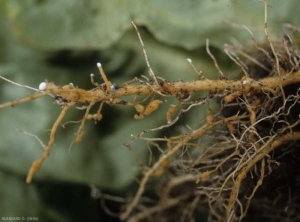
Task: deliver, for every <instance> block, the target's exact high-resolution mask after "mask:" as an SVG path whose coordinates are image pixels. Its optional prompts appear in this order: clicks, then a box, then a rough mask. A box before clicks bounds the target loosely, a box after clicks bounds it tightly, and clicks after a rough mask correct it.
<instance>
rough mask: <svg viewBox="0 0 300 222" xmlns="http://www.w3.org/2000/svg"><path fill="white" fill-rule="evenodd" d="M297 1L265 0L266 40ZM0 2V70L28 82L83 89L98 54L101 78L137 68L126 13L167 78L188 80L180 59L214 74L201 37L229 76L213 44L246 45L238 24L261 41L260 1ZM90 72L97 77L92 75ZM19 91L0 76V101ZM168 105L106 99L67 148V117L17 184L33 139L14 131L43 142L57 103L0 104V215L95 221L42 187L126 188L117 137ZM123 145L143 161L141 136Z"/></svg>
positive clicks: (130, 165) (130, 157)
mask: <svg viewBox="0 0 300 222" xmlns="http://www.w3.org/2000/svg"><path fill="white" fill-rule="evenodd" d="M298 5H299V3H298V1H280V0H270V1H269V8H268V10H269V23H268V27H269V32H270V33H271V37H272V39H279V38H280V36H281V35H282V33H283V32H284V30H283V28H282V27H283V26H282V24H283V23H285V22H288V23H291V24H294V25H296V26H297V25H299V20H300V15H299V13H298V11H297V9H298V8H297V6H298ZM0 10H1V11H0V26H1V29H0V47H1V50H0V75H2V76H4V77H6V78H9V79H11V80H13V81H15V82H18V83H20V84H24V85H29V86H32V87H37V86H38V84H39V83H40V82H42V81H44V80H45V79H48V80H49V81H54V82H55V83H57V84H59V85H65V84H68V83H69V82H72V83H74V85H76V86H78V87H80V88H84V89H90V88H92V85H91V83H90V80H89V75H90V73H98V72H97V69H96V62H98V61H100V62H101V63H102V64H103V67H104V69H105V71H106V73H107V76H108V78H109V79H110V81H112V82H114V83H116V84H117V85H118V84H119V85H120V84H122V83H123V82H125V81H128V80H130V79H132V78H133V77H135V76H140V75H147V69H146V65H145V61H144V56H143V53H142V50H141V46H140V43H139V41H138V38H137V35H136V33H135V31H134V30H133V27H132V25H131V23H130V20H131V19H133V20H134V21H135V23H136V24H137V25H138V26H139V27H140V32H141V35H142V38H143V41H144V43H145V46H146V50H147V53H148V57H149V60H150V63H151V66H152V69H153V70H154V72H155V74H156V75H159V76H162V77H163V78H165V79H168V80H178V79H181V80H184V81H189V80H193V79H196V78H197V76H196V74H195V73H194V72H193V70H192V69H191V68H190V67H189V65H188V64H187V62H186V58H192V59H193V63H194V65H195V66H196V67H198V68H199V69H201V70H202V71H203V73H204V75H205V76H206V77H209V78H216V76H217V72H216V70H215V69H214V67H213V64H212V62H211V60H210V58H209V57H208V56H207V54H206V52H205V40H206V39H207V38H208V39H210V43H211V46H212V49H211V50H212V51H213V52H214V53H215V56H216V57H217V59H218V61H219V62H220V65H221V67H222V68H223V69H224V71H225V72H226V73H227V76H229V77H234V76H236V74H238V72H237V68H236V67H235V66H234V65H232V62H230V61H229V59H228V58H227V57H226V56H224V54H222V52H221V51H222V45H223V44H224V43H231V42H235V43H236V42H239V43H240V44H243V45H247V44H251V41H252V40H251V36H250V34H249V33H248V32H247V31H246V30H245V29H243V28H241V26H242V25H245V26H247V27H248V28H249V29H250V30H251V31H252V32H253V33H254V35H255V38H256V39H257V40H258V41H260V40H264V35H263V27H264V24H263V19H264V14H263V10H264V9H263V3H262V1H254V0H223V1H220V0H215V1H212V0H204V1H195V0H187V1H178V0H174V1H173V0H172V1H171V0H140V1H134V0H115V1H104V0H90V1H78V0H65V1H60V0H52V1H49V0H26V1H20V0H19V1H18V0H5V1H1V2H0ZM97 80H98V82H99V81H101V80H100V76H97ZM29 93H30V92H29V90H27V89H23V88H20V87H17V86H14V85H12V84H10V83H7V82H4V81H2V80H1V81H0V102H1V103H4V102H7V101H11V100H14V99H17V98H21V97H24V96H27V95H29ZM31 93H32V92H31ZM170 102H172V101H169V103H168V104H170ZM168 104H167V103H165V104H163V105H162V107H161V108H160V109H159V110H158V111H157V112H155V113H154V114H153V115H151V116H149V117H146V118H145V119H143V120H139V121H138V120H135V119H134V118H133V115H134V110H133V109H131V108H129V107H109V106H106V107H105V108H104V111H103V117H104V118H103V120H102V121H101V122H98V123H97V124H96V125H95V124H94V122H93V121H89V122H87V123H86V125H85V128H84V132H85V136H84V137H83V140H82V141H81V142H80V143H78V144H74V145H73V146H72V147H71V150H70V152H69V147H70V144H71V143H72V141H73V140H74V139H75V136H74V133H75V132H76V130H77V128H78V126H79V125H78V124H71V123H70V124H67V125H66V126H65V128H63V127H61V128H60V129H59V130H58V132H57V137H56V142H55V145H54V146H53V148H52V150H51V155H50V157H49V158H48V159H47V160H46V162H45V163H44V164H43V166H42V168H41V170H40V171H39V172H38V173H37V175H36V177H35V178H34V181H33V183H32V184H30V185H28V184H26V183H25V177H26V174H27V171H28V169H29V167H30V165H31V163H32V161H33V160H34V159H36V158H38V157H39V156H40V155H41V154H42V149H41V147H40V145H39V143H38V142H37V141H36V140H35V139H34V138H32V137H29V136H26V135H24V134H23V133H21V132H18V131H16V130H18V129H21V130H25V131H27V132H30V133H33V134H35V135H37V136H39V137H40V138H41V139H42V140H43V142H44V143H46V142H47V140H48V136H49V129H50V128H51V126H52V124H53V123H54V121H55V119H56V118H57V116H58V114H59V113H60V110H61V109H60V108H59V107H58V106H57V105H55V104H54V102H53V99H52V98H50V97H45V98H41V99H39V100H36V101H31V102H28V103H24V104H20V105H17V106H16V107H9V108H6V109H3V110H0V127H1V136H0V139H1V143H0V167H1V168H0V182H1V185H0V186H1V190H0V216H1V217H9V216H20V217H22V216H24V217H26V216H38V217H39V218H40V220H42V219H43V218H51V219H50V221H77V220H78V221H80V219H81V217H80V216H78V215H85V217H87V215H89V219H90V220H96V218H97V217H96V216H95V217H93V215H92V214H93V213H94V212H90V211H88V210H82V212H81V213H79V212H76V213H74V212H75V211H74V209H77V208H78V209H79V208H80V209H82V207H83V206H84V203H85V202H84V201H83V203H82V205H76V206H74V208H72V207H70V209H69V208H65V207H62V206H60V207H53V206H52V205H51V203H50V202H49V199H47V198H46V199H47V200H45V198H43V195H45V193H47V192H51V193H52V195H56V193H57V189H58V188H57V187H59V188H61V187H64V186H65V185H64V184H69V185H70V186H67V188H66V189H69V190H71V191H70V193H69V201H76V198H75V199H74V200H73V199H72V198H74V196H76V195H78V192H79V193H80V194H82V193H84V194H86V195H87V196H88V192H89V191H88V185H89V184H93V185H96V186H98V187H100V188H101V189H103V190H105V191H107V192H116V193H118V192H121V191H122V192H123V191H124V190H128V189H127V188H128V186H130V184H133V183H134V180H135V178H136V176H137V175H138V173H139V168H138V161H137V158H136V157H135V155H134V153H133V152H131V151H130V150H129V149H128V148H126V147H124V146H123V142H127V141H130V140H131V137H130V134H138V133H139V132H141V131H142V130H143V129H148V128H151V127H157V126H159V125H162V124H164V123H165V122H166V120H165V114H164V113H165V110H166V109H167V108H168ZM203 113H204V112H202V113H201V110H200V111H199V110H194V111H192V113H191V115H189V116H188V117H186V119H185V120H186V121H187V123H194V122H195V120H196V121H198V122H200V121H201V119H202V118H203ZM83 114H84V111H80V110H77V109H75V108H73V109H72V110H71V111H69V112H68V114H67V117H66V118H65V120H64V122H67V121H71V120H80V119H81V118H82V116H83ZM173 130H174V132H177V133H178V132H179V131H178V129H173ZM168 133H169V134H171V133H172V132H168ZM151 136H158V133H153V134H151ZM160 136H162V135H160ZM132 148H133V149H134V152H136V153H137V154H138V155H139V156H140V158H141V160H142V161H144V162H146V161H147V160H148V155H149V151H148V149H147V146H146V144H145V143H144V142H141V141H137V142H135V143H134V144H133V147H132ZM49 184H50V185H49ZM41 187H42V188H41ZM43 187H44V188H43ZM45 187H46V188H45ZM74 187H75V188H78V187H79V188H78V189H79V190H80V191H78V189H75V188H74ZM82 195H83V194H82ZM57 198H58V197H57ZM58 200H59V198H58ZM72 206H73V205H72ZM97 209H98V208H97ZM73 211H74V212H73ZM95 211H97V210H95ZM66 212H67V213H66ZM70 212H72V213H70ZM66 215H67V216H66ZM102 219H103V218H102ZM42 221H43V220H42Z"/></svg>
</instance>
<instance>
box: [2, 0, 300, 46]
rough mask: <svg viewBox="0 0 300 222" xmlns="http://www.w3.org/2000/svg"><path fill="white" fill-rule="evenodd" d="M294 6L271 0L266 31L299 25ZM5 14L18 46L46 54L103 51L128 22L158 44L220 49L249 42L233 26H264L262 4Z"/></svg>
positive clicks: (61, 4)
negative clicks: (285, 24) (48, 51)
mask: <svg viewBox="0 0 300 222" xmlns="http://www.w3.org/2000/svg"><path fill="white" fill-rule="evenodd" d="M297 6H298V3H297V1H287V2H285V3H282V1H280V0H273V1H270V2H269V20H268V21H269V26H268V27H269V31H270V32H276V33H278V32H281V31H282V27H281V25H279V24H282V23H283V22H286V21H288V22H291V23H295V22H296V23H297V22H298V21H299V14H298V13H297V11H295V9H297ZM292 11H294V13H293V14H294V16H293V17H291V16H289V15H290V13H292ZM8 14H9V17H10V20H11V23H12V24H13V29H14V32H15V33H16V34H17V35H18V36H19V38H20V39H22V41H24V42H26V43H27V44H29V45H32V46H35V47H40V48H46V49H60V48H72V49H91V48H97V49H104V48H107V47H109V46H111V45H112V44H113V43H115V42H116V41H117V40H119V39H120V38H121V36H122V35H123V33H124V31H126V30H127V29H129V28H131V24H130V19H134V20H135V22H136V23H137V24H143V25H145V26H146V27H147V28H148V29H149V30H151V33H152V34H153V35H154V36H156V37H157V39H159V40H161V41H162V42H165V43H167V44H170V45H177V46H181V47H183V48H186V49H194V48H197V47H199V46H202V45H204V44H205V39H206V38H210V39H211V42H213V44H215V45H218V46H222V44H224V42H227V41H229V40H230V39H231V38H232V37H234V38H236V39H239V40H241V39H243V38H245V37H246V38H247V39H248V40H249V41H251V38H250V35H249V33H248V32H247V31H245V30H242V31H241V30H239V29H236V28H233V27H232V26H234V27H236V26H237V25H238V26H239V27H242V25H245V26H247V27H248V28H250V30H252V31H253V32H256V31H258V32H256V33H260V35H259V36H263V32H262V30H263V27H264V23H263V18H264V14H263V2H258V1H254V0H253V1H236V0H231V1H229V0H228V1H211V0H206V1H193V0H188V1H171V0H152V1H134V0H126V1H124V0H115V1H97V0H90V1H76V0H66V1H59V0H53V1H35V0H27V1H18V0H10V1H9V4H8ZM287 19H288V20H287ZM33 24H34V25H33ZM275 24H276V25H275Z"/></svg>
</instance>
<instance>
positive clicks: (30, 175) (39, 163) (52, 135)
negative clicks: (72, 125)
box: [26, 103, 74, 183]
mask: <svg viewBox="0 0 300 222" xmlns="http://www.w3.org/2000/svg"><path fill="white" fill-rule="evenodd" d="M73 105H74V104H73V103H70V104H69V105H67V106H65V107H64V108H63V109H62V111H61V113H60V115H59V116H58V118H57V120H56V121H55V123H54V125H53V127H52V129H51V133H50V139H49V142H48V144H47V146H46V147H45V149H44V153H43V155H42V156H41V157H40V158H39V159H37V160H35V161H34V162H33V163H32V165H31V167H30V169H29V172H28V175H27V178H26V182H27V183H31V181H32V178H33V176H34V175H35V174H36V172H37V171H38V170H39V169H40V168H41V166H42V163H43V162H44V161H45V160H46V159H47V157H48V156H49V155H50V149H51V147H52V145H53V143H54V140H55V133H56V131H57V127H58V126H59V125H60V123H61V121H62V120H63V118H64V116H65V115H66V113H67V111H68V109H69V108H70V107H71V106H73Z"/></svg>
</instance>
